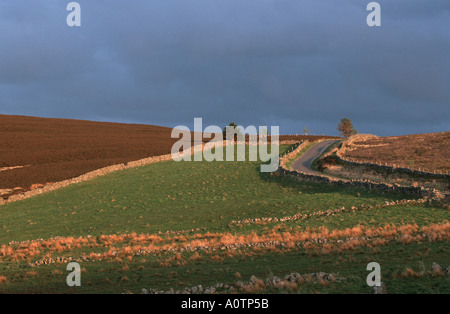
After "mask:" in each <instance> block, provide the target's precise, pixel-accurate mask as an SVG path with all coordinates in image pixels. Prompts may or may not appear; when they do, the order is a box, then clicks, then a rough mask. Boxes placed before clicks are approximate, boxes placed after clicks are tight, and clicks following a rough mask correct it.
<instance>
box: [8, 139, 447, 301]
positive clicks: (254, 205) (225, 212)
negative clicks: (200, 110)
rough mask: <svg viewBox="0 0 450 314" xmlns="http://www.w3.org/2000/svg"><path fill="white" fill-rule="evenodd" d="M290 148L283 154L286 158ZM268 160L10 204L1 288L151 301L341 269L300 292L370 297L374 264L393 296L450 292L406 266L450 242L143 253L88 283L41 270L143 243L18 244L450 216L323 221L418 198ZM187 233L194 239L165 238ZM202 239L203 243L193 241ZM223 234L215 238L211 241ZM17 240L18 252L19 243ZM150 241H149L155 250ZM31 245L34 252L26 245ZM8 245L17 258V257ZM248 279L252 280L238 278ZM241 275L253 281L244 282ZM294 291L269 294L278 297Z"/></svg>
mask: <svg viewBox="0 0 450 314" xmlns="http://www.w3.org/2000/svg"><path fill="white" fill-rule="evenodd" d="M286 149H287V147H286V146H283V147H281V148H280V151H284V150H286ZM259 165H260V162H249V161H246V162H205V161H203V162H173V161H169V162H160V163H156V164H151V165H148V166H143V167H139V168H133V169H127V170H123V171H119V172H114V173H111V174H109V175H106V176H103V177H98V178H96V179H94V180H91V181H88V182H83V183H79V184H75V185H71V186H69V187H66V188H63V189H60V190H57V191H54V192H50V193H48V194H45V195H40V196H36V197H33V198H30V199H26V200H23V201H18V202H15V203H11V204H8V205H5V206H2V207H0V217H1V223H0V228H1V229H0V230H1V232H0V248H3V249H4V250H5V251H4V252H3V253H2V251H0V292H3V293H10V292H44V293H59V292H61V293H122V292H128V291H129V292H133V293H139V292H140V291H141V289H142V288H155V289H160V290H168V289H169V288H174V289H180V288H183V287H190V286H193V285H198V284H202V285H207V284H213V283H216V282H224V283H230V284H231V283H234V282H235V281H237V280H248V279H249V278H250V276H251V275H257V276H261V278H264V277H265V276H268V275H270V274H275V275H277V276H284V275H287V274H289V273H291V272H299V273H310V272H318V271H323V272H329V273H336V274H339V276H341V277H342V278H343V279H342V280H340V281H339V282H335V283H332V284H328V285H319V286H318V285H315V284H312V283H305V285H304V286H298V287H297V288H296V289H294V290H289V291H288V292H307V293H311V292H322V293H346V292H349V293H368V292H370V288H369V287H368V286H367V285H366V284H365V276H367V274H368V272H367V271H366V269H365V267H366V265H367V263H369V262H371V261H377V262H379V263H380V264H381V265H382V269H383V273H382V275H383V278H384V279H385V280H384V281H385V282H386V284H387V286H388V292H392V293H410V292H413V293H449V292H450V285H449V279H448V278H449V276H438V275H424V276H420V277H412V276H410V277H406V276H400V275H399V274H401V273H402V272H403V271H404V270H405V268H406V267H409V268H411V269H415V270H417V271H419V270H420V269H422V270H424V269H428V268H430V267H431V263H432V262H437V263H439V264H440V265H442V266H444V268H445V267H447V266H448V265H450V254H449V249H448V239H447V238H445V237H444V238H437V239H433V241H429V242H427V241H416V240H414V241H410V242H408V243H399V240H398V239H389V241H388V242H387V243H385V244H383V245H378V246H370V245H361V246H358V245H357V246H356V247H355V248H353V249H352V250H342V251H340V252H339V253H336V252H334V251H333V250H332V251H331V252H325V251H320V250H319V251H317V249H318V248H315V249H307V248H305V247H301V246H295V247H290V248H289V249H286V248H280V249H270V250H265V249H262V250H254V249H252V248H248V247H245V248H239V249H236V250H234V249H233V250H229V249H224V250H221V251H219V252H216V251H214V252H210V251H208V250H203V249H199V250H198V252H197V254H195V252H194V251H189V250H182V251H177V252H172V251H170V250H169V251H168V250H156V251H155V252H153V253H151V254H131V253H130V252H128V253H124V255H123V256H122V255H120V256H116V257H115V258H110V259H102V260H86V261H85V262H80V265H81V267H82V268H83V272H82V283H83V284H82V286H81V287H68V286H67V285H66V276H67V274H68V272H67V271H66V270H65V267H66V263H64V262H63V263H54V264H50V265H40V266H38V267H33V268H30V267H29V266H28V264H29V263H33V262H35V261H37V260H41V259H44V258H55V259H56V257H65V258H67V257H72V258H77V257H80V256H89V254H90V253H92V252H94V253H99V254H100V253H105V252H108V250H111V249H115V248H117V249H120V248H126V247H127V246H133V245H137V243H138V242H136V241H135V240H133V238H132V237H131V238H130V239H128V238H127V239H126V240H124V241H118V242H117V243H112V244H108V245H106V244H105V245H88V244H86V245H84V244H83V245H81V246H80V247H76V246H73V247H70V246H69V247H68V246H65V247H63V248H59V249H51V248H50V247H44V246H43V247H42V248H39V251H38V252H37V253H36V254H30V255H29V256H27V254H25V255H23V256H22V255H20V254H15V252H19V251H20V245H21V244H16V243H10V242H11V241H27V240H35V239H49V238H52V237H59V236H63V237H86V236H87V235H91V236H92V238H93V239H97V244H98V243H100V240H99V238H98V237H100V236H102V235H114V234H115V235H119V236H120V235H124V234H130V233H137V234H158V233H159V232H161V233H162V234H159V236H160V237H161V239H162V240H161V242H160V244H156V246H158V245H163V244H166V245H168V246H173V247H176V246H177V245H182V243H183V242H184V241H185V242H189V241H191V242H189V243H190V244H192V245H194V237H195V236H197V238H200V237H206V238H207V237H209V234H220V235H225V234H231V235H235V236H244V235H250V234H252V233H254V234H256V235H258V236H264V235H270V234H277V235H280V236H282V237H283V236H285V232H300V231H311V230H319V228H320V227H327V228H328V229H330V230H344V229H346V228H352V227H355V226H361V227H365V228H375V227H384V226H386V225H388V224H391V225H395V226H402V225H406V224H417V226H418V228H422V227H426V226H429V225H431V224H439V223H445V222H446V221H448V220H449V218H450V214H449V212H448V210H445V209H443V208H441V207H438V206H432V205H426V204H423V205H396V206H389V207H384V208H376V209H372V210H356V211H351V210H350V211H346V212H342V213H339V214H336V215H333V216H320V215H317V216H315V215H313V214H314V213H317V212H321V211H326V210H328V209H338V208H341V207H345V208H351V207H352V206H354V207H360V206H364V205H367V206H368V205H370V206H376V205H381V204H384V203H385V202H386V201H395V200H400V199H413V198H414V197H413V196H410V195H401V194H383V195H382V194H379V193H376V192H368V191H365V190H360V189H353V188H342V187H336V186H329V185H324V184H318V183H311V182H307V181H296V180H293V179H291V178H287V177H280V176H277V175H273V174H269V173H260V172H259ZM299 213H301V214H311V217H310V218H308V219H303V220H292V221H286V222H280V221H277V220H272V221H270V222H269V221H268V222H265V223H248V224H246V223H233V221H240V220H245V219H255V218H281V217H285V216H292V215H295V214H299ZM167 231H173V232H175V231H185V232H184V233H182V235H183V236H185V237H187V238H188V239H187V240H186V239H182V238H176V237H174V236H173V235H170V234H169V235H166V234H164V233H165V232H167ZM189 237H192V239H189ZM211 237H212V236H211ZM8 243H10V244H8ZM145 244H146V245H148V244H149V242H145ZM25 246H26V245H25ZM8 247H11V248H12V253H11V252H10V253H5V252H6V249H7V248H8ZM236 273H239V274H240V275H237V274H236ZM238 278H241V279H238ZM267 291H268V292H276V293H277V292H286V291H284V290H280V291H278V290H276V291H272V290H266V292H267Z"/></svg>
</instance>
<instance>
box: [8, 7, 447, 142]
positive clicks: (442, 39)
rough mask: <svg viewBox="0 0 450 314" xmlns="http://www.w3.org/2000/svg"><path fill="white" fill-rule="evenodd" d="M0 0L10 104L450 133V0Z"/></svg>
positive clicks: (94, 114)
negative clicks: (74, 14)
mask: <svg viewBox="0 0 450 314" xmlns="http://www.w3.org/2000/svg"><path fill="white" fill-rule="evenodd" d="M69 2H70V1H68V0H0V113H2V114H20V115H34V116H42V117H64V118H77V119H88V120H101V121H117V122H129V123H146V124H157V125H164V126H170V127H174V126H176V125H179V124H182V125H188V126H191V125H192V123H193V119H194V117H202V118H203V123H204V124H205V125H209V124H215V125H219V126H222V125H225V124H228V123H229V122H231V121H233V122H236V123H239V124H242V125H244V126H247V125H279V126H280V132H281V133H284V134H295V133H301V132H302V130H303V128H304V127H307V128H308V129H309V130H311V132H312V133H320V134H321V133H326V134H330V135H333V134H337V130H336V126H337V123H338V122H339V120H340V119H341V118H343V117H348V118H350V119H351V120H352V122H353V124H354V125H355V127H356V129H358V131H359V132H360V133H372V134H377V135H400V134H410V133H424V132H439V131H449V130H450V127H449V126H450V123H449V118H450V109H449V106H450V1H449V0H433V1H428V0H383V1H378V2H379V3H380V5H381V9H382V26H381V27H368V26H367V24H366V17H367V14H368V13H369V12H367V11H366V6H367V4H368V3H369V2H370V1H369V0H342V1H336V0H129V1H124V0H80V1H78V2H79V4H80V5H81V9H82V16H81V19H82V21H81V23H82V26H81V27H78V28H77V27H75V28H70V27H68V26H67V25H66V17H67V14H68V13H69V12H68V11H66V6H67V4H68V3H69Z"/></svg>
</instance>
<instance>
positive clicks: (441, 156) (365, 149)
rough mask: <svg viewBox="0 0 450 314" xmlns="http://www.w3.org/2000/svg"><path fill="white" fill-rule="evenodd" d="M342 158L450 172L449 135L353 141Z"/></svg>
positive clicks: (405, 136)
mask: <svg viewBox="0 0 450 314" xmlns="http://www.w3.org/2000/svg"><path fill="white" fill-rule="evenodd" d="M345 156H346V157H348V158H352V159H356V160H358V161H361V162H372V163H373V162H380V163H387V164H388V165H391V166H392V165H394V164H395V165H396V166H399V167H405V168H410V169H416V170H418V169H419V168H420V169H421V170H424V171H429V172H433V171H437V172H444V173H445V172H450V132H442V133H428V134H416V135H404V136H390V137H378V138H370V139H366V140H362V141H355V142H354V143H353V144H352V147H351V150H347V151H346V153H345Z"/></svg>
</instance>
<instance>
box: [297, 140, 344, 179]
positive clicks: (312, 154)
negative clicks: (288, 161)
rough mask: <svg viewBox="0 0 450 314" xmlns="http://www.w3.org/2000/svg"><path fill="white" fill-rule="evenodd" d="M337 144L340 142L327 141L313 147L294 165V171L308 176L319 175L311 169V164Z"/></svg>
mask: <svg viewBox="0 0 450 314" xmlns="http://www.w3.org/2000/svg"><path fill="white" fill-rule="evenodd" d="M336 142H338V140H325V141H321V142H319V143H317V144H315V145H313V146H312V147H311V148H310V149H308V150H307V151H306V152H305V153H304V154H303V155H302V156H301V157H300V158H298V159H297V160H296V161H294V162H293V163H292V165H291V168H292V170H295V171H298V172H303V173H307V174H317V173H318V172H317V171H314V170H313V169H312V168H311V164H312V163H313V161H314V160H315V159H316V158H318V157H320V155H322V153H323V152H324V151H325V150H326V149H327V148H328V147H329V146H330V145H332V144H334V143H336Z"/></svg>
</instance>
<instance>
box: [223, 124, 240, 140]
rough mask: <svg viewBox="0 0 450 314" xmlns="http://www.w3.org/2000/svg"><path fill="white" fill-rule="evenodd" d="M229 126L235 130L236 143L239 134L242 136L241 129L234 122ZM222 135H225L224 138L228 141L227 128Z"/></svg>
mask: <svg viewBox="0 0 450 314" xmlns="http://www.w3.org/2000/svg"><path fill="white" fill-rule="evenodd" d="M228 126H229V127H233V128H234V130H235V135H234V140H235V141H236V140H237V138H238V134H242V132H241V130H240V128H238V125H237V124H236V123H234V122H231V123H230V124H228ZM222 134H223V138H224V139H226V138H227V127H224V128H223V131H222Z"/></svg>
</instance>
